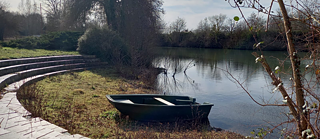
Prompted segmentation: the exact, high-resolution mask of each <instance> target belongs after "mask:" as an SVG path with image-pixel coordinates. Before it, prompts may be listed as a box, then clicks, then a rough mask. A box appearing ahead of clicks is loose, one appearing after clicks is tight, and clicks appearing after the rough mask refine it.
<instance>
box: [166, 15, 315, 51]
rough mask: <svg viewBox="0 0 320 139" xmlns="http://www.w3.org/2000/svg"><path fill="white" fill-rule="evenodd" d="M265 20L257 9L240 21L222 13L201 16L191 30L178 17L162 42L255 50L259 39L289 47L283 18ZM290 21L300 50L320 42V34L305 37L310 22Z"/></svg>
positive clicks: (268, 45)
mask: <svg viewBox="0 0 320 139" xmlns="http://www.w3.org/2000/svg"><path fill="white" fill-rule="evenodd" d="M266 20H267V19H265V18H263V17H260V16H258V15H257V14H254V13H252V14H251V15H250V16H249V17H248V18H246V20H244V19H241V20H239V21H235V20H234V19H227V17H226V15H222V14H220V15H214V16H211V17H207V18H205V19H203V20H201V21H200V22H199V24H198V27H197V29H195V30H192V31H189V30H188V29H187V28H186V22H185V20H184V19H182V18H178V19H177V20H176V21H174V22H172V23H171V24H170V25H169V27H167V30H166V31H165V33H163V34H162V36H161V46H163V47H193V48H228V49H241V50H252V49H255V46H257V44H259V43H260V45H259V49H262V50H273V51H275V50H277V51H278V50H286V49H287V48H286V45H287V43H286V38H285V32H284V29H283V23H282V19H281V18H280V16H279V17H272V18H270V19H269V22H268V28H267V27H266V23H267V22H266ZM291 22H292V25H293V28H294V30H293V34H294V40H295V43H296V45H297V47H298V49H299V50H302V51H305V50H308V49H309V48H310V46H311V44H316V43H318V42H319V39H320V38H319V37H306V36H311V35H312V32H313V30H312V28H310V27H309V26H308V25H307V24H305V23H302V22H300V21H298V20H297V21H291ZM302 38H303V39H302Z"/></svg>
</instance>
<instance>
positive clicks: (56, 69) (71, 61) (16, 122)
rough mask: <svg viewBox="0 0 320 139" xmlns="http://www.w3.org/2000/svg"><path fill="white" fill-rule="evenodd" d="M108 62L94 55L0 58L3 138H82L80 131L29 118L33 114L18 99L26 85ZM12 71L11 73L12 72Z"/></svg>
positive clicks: (0, 128)
mask: <svg viewBox="0 0 320 139" xmlns="http://www.w3.org/2000/svg"><path fill="white" fill-rule="evenodd" d="M104 65H106V63H101V62H98V60H97V59H95V58H94V57H92V56H53V57H39V58H26V59H13V60H1V61H0V73H1V70H6V71H3V73H5V74H4V75H3V76H1V77H0V89H2V88H4V89H5V90H6V91H5V95H4V96H3V98H2V99H0V139H2V138H3V139H7V138H8V139H9V138H21V139H27V138H30V139H33V138H50V139H51V138H53V139H62V138H66V139H71V138H75V139H80V138H86V137H83V136H81V135H79V134H76V135H70V134H68V131H67V130H65V129H63V128H61V127H58V126H56V125H54V124H51V123H49V122H47V121H45V120H43V119H41V118H28V117H29V115H30V113H29V112H28V111H27V110H26V109H25V108H24V107H23V106H22V105H21V104H20V102H19V101H18V99H17V96H16V92H17V90H18V89H19V88H20V87H21V86H24V85H28V84H30V83H33V82H36V81H39V80H42V79H43V78H45V77H47V76H52V75H56V74H60V73H65V72H70V71H80V70H85V69H89V68H96V67H101V66H104ZM9 71H10V72H9Z"/></svg>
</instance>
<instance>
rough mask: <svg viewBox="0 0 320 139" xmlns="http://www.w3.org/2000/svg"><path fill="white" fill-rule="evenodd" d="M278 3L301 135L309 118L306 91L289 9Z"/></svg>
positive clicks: (281, 0) (281, 1)
mask: <svg viewBox="0 0 320 139" xmlns="http://www.w3.org/2000/svg"><path fill="white" fill-rule="evenodd" d="M278 3H279V6H280V10H281V13H282V16H283V22H284V27H285V31H286V37H287V41H288V53H289V55H290V60H291V67H292V74H293V77H294V85H295V92H296V104H297V106H298V112H299V113H300V117H299V119H298V121H296V122H297V125H298V130H299V136H300V137H301V136H302V131H304V130H306V129H307V119H306V118H305V115H304V113H303V110H302V109H303V108H302V106H303V105H304V104H305V102H304V91H303V89H302V83H301V73H300V70H299V67H300V60H299V58H298V55H297V52H296V50H295V46H294V44H293V39H292V30H291V24H290V21H289V16H288V13H287V10H286V8H285V5H284V3H283V0H278Z"/></svg>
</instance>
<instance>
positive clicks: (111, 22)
mask: <svg viewBox="0 0 320 139" xmlns="http://www.w3.org/2000/svg"><path fill="white" fill-rule="evenodd" d="M24 1H25V2H24ZM42 2H43V3H42V7H41V6H39V5H38V4H36V3H33V4H32V3H31V0H21V4H20V6H19V9H20V12H19V13H18V12H15V13H14V12H10V11H8V10H6V6H5V3H3V2H0V44H1V45H2V46H6V47H16V48H26V49H50V50H71V51H76V50H78V51H79V52H80V53H81V54H85V55H96V56H97V57H98V58H100V59H101V60H103V61H105V62H107V63H109V64H110V65H112V66H113V67H115V68H116V69H117V71H119V72H120V73H121V74H122V75H123V76H126V77H130V78H134V79H137V78H143V80H144V79H146V80H148V81H146V83H152V82H154V81H155V79H154V78H155V77H156V74H154V73H156V72H157V71H156V70H155V69H154V67H153V65H152V61H153V59H154V57H155V55H154V54H153V52H154V50H153V48H154V47H155V46H159V36H160V34H161V33H160V28H161V27H160V26H161V23H160V21H161V19H160V17H161V14H163V9H162V1H161V0H134V1H132V0H121V1H119V0H99V1H97V0H63V1H62V0H61V1H59V0H58V1H52V0H43V1H42ZM42 11H43V12H42ZM20 17H24V18H25V19H24V20H22V19H20ZM33 17H36V18H35V19H34V18H33ZM16 18H17V20H12V19H16ZM4 38H7V39H8V38H9V39H10V41H7V40H6V41H3V40H4ZM16 38H22V39H16ZM1 45H0V46H1Z"/></svg>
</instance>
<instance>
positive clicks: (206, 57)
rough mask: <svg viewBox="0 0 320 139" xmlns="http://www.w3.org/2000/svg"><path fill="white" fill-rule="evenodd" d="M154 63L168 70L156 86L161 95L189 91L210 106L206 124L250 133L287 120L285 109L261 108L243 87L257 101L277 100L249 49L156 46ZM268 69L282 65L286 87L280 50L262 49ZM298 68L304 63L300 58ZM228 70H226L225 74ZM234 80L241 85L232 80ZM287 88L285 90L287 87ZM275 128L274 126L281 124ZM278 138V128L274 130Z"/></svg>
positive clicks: (286, 81) (284, 59) (285, 58)
mask: <svg viewBox="0 0 320 139" xmlns="http://www.w3.org/2000/svg"><path fill="white" fill-rule="evenodd" d="M158 49H159V50H157V52H158V54H159V55H158V56H157V59H156V60H155V61H154V65H155V66H156V67H162V68H166V69H168V71H167V74H160V75H159V76H158V82H157V83H158V84H157V85H158V88H159V90H161V92H165V93H166V94H178V95H188V96H192V97H195V98H196V99H197V101H198V102H200V103H203V102H210V103H213V104H214V106H213V107H212V109H211V113H210V115H209V117H208V118H209V121H210V124H211V126H213V127H219V128H222V129H225V130H228V131H233V132H237V133H241V134H243V135H251V134H250V132H251V131H253V130H255V131H257V129H258V128H264V129H266V128H268V127H269V128H273V126H275V125H277V124H279V123H281V122H283V121H286V120H288V118H287V116H286V114H287V113H288V112H289V110H288V109H286V108H285V107H262V106H259V105H258V104H256V103H255V102H254V101H253V100H252V99H251V98H250V97H249V95H248V94H247V93H246V91H245V90H244V89H243V88H245V89H246V90H247V92H248V93H250V95H251V96H252V97H253V98H254V99H255V100H257V101H258V102H259V103H262V104H265V103H271V104H274V103H278V104H282V96H281V94H280V92H278V91H275V92H273V90H274V88H275V87H274V86H272V85H271V82H272V81H271V79H270V78H269V76H268V75H267V74H266V72H265V71H264V68H263V67H262V66H261V64H259V63H258V64H256V63H255V57H254V56H253V55H252V54H251V53H252V52H254V51H247V50H224V49H195V48H158ZM263 55H264V56H265V57H266V58H267V61H268V63H269V64H270V66H271V67H272V68H274V67H276V66H278V65H279V66H280V67H282V68H281V69H282V71H284V72H286V69H287V70H288V72H287V73H289V74H284V73H281V74H280V75H279V76H280V77H281V79H282V81H283V82H284V85H285V87H290V86H291V85H292V84H291V82H290V80H289V79H290V78H291V76H290V72H289V65H290V62H289V59H288V56H287V55H288V54H287V52H285V51H270V52H263ZM304 55H305V54H304ZM301 65H302V67H304V66H305V65H306V64H304V63H303V62H302V64H301ZM229 73H230V74H229ZM232 76H233V77H234V78H236V79H237V80H238V81H239V83H241V84H242V86H243V88H242V87H241V86H240V85H239V84H238V83H237V82H236V80H234V79H233V78H232ZM288 92H290V90H289V91H288ZM285 126H286V125H284V126H280V127H279V129H282V128H284V127H285ZM274 134H275V135H276V136H277V137H278V138H279V135H280V130H277V131H275V133H274Z"/></svg>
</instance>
